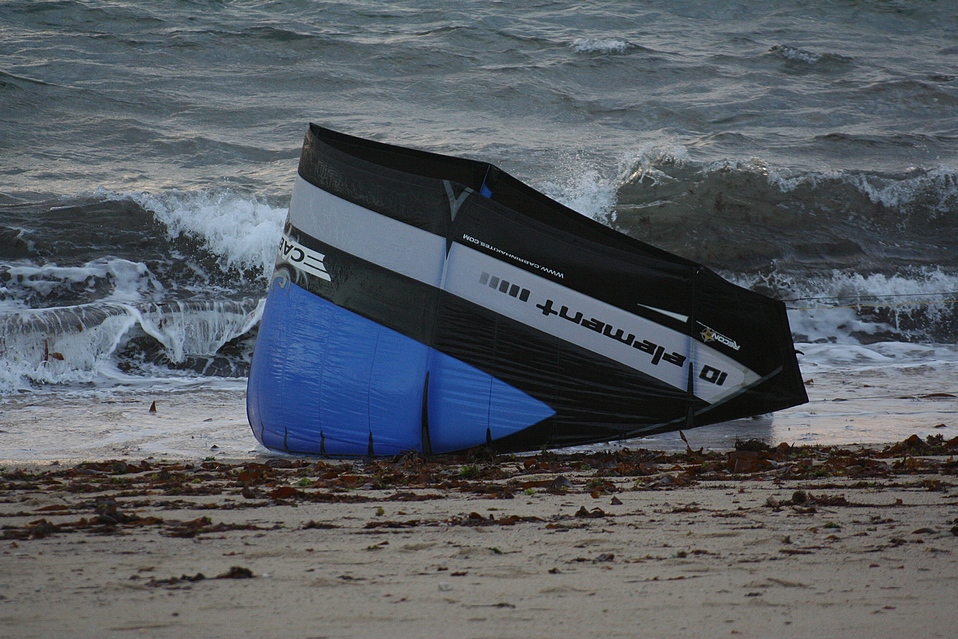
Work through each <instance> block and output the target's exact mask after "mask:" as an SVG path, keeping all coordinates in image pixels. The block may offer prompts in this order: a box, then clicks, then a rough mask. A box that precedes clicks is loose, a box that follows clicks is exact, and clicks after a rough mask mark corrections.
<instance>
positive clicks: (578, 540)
mask: <svg viewBox="0 0 958 639" xmlns="http://www.w3.org/2000/svg"><path fill="white" fill-rule="evenodd" d="M956 451H958V440H954V439H952V440H946V439H945V438H944V437H930V438H925V439H922V438H919V437H917V436H916V437H913V438H911V439H908V440H905V441H903V442H899V443H898V444H894V445H887V446H872V447H868V448H863V447H791V446H788V445H787V444H782V445H780V446H778V447H769V446H767V445H765V444H763V443H761V442H758V441H751V442H744V443H740V444H739V445H738V446H737V447H736V449H735V450H726V451H701V452H697V451H693V450H691V449H689V450H686V451H685V452H661V451H659V452H656V451H650V450H617V451H614V452H608V453H601V452H597V453H582V454H564V455H562V454H552V453H542V454H539V455H534V456H496V457H492V456H489V455H486V454H481V453H477V454H476V455H474V456H470V457H458V458H431V459H424V458H422V457H418V456H409V457H405V458H399V459H388V460H348V461H329V460H322V461H320V460H315V459H291V458H278V457H272V458H270V457H265V456H264V457H263V458H262V459H260V460H257V461H249V460H234V461H223V460H219V459H216V460H214V459H212V458H209V459H207V460H206V461H203V460H196V461H192V462H191V461H183V460H174V461H163V460H161V459H159V458H149V459H140V460H136V459H125V460H108V461H98V462H86V463H81V464H76V465H67V464H63V465H59V464H56V465H44V466H37V465H18V466H8V467H6V468H5V469H3V472H2V473H0V486H2V489H0V526H2V528H0V548H2V553H0V635H3V636H8V637H133V636H136V637H300V638H307V637H369V636H383V637H439V636H443V637H517V638H519V637H521V638H529V637H722V636H741V637H764V638H768V637H809V636H829V637H863V638H864V637H869V638H876V637H896V638H897V637H902V636H912V637H918V636H920V637H938V636H941V637H945V636H952V633H953V629H954V627H955V624H956V623H958V609H956V608H955V606H954V598H955V594H956V593H958V563H956V551H958V482H956V477H955V475H956V473H958V461H956V459H955V457H954V453H955V452H956Z"/></svg>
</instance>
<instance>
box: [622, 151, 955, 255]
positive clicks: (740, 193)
mask: <svg viewBox="0 0 958 639" xmlns="http://www.w3.org/2000/svg"><path fill="white" fill-rule="evenodd" d="M956 208H958V170H956V169H955V168H953V167H947V166H941V167H938V168H934V169H918V168H915V169H910V170H908V171H905V172H900V173H880V172H874V171H873V172H866V171H852V170H837V171H831V170H826V171H795V170H783V169H780V168H777V167H773V166H770V165H768V164H767V163H765V162H763V161H761V160H758V159H750V160H724V161H717V162H696V161H692V160H690V159H689V158H688V155H687V153H686V152H685V150H684V149H683V148H682V147H678V148H672V147H668V146H666V147H651V148H646V149H644V150H642V152H641V154H640V156H639V157H638V158H637V159H636V160H635V161H634V162H633V164H632V166H631V167H630V169H629V170H628V171H627V172H625V174H624V177H623V179H622V182H621V184H620V186H619V188H618V192H617V202H616V205H615V207H614V210H613V212H612V213H611V214H610V215H609V216H608V218H607V221H608V222H609V223H610V224H611V225H612V226H613V227H615V228H617V229H619V230H621V231H623V232H626V233H628V234H630V235H633V236H635V237H637V238H639V239H643V240H646V241H648V242H650V243H652V244H656V245H658V246H661V247H662V248H665V249H666V250H671V251H673V252H676V253H679V254H681V255H684V256H686V257H689V258H691V259H695V260H697V261H701V262H704V263H706V264H709V265H711V266H713V267H716V268H724V269H728V270H733V271H736V270H740V271H745V272H748V271H753V270H763V269H764V270H767V269H769V268H771V267H773V266H778V267H783V266H784V267H787V268H804V269H823V268H824V269H830V268H834V267H840V268H855V269H858V270H860V271H862V272H893V271H894V270H896V269H900V268H902V267H906V266H915V265H918V266H922V265H930V266H942V267H958V218H956V216H954V215H952V214H951V212H952V211H954V210H955V209H956Z"/></svg>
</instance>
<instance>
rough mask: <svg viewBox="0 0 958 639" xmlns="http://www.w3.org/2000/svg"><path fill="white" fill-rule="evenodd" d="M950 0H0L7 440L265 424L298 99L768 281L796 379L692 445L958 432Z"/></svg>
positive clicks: (2, 447) (126, 437)
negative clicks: (261, 391) (794, 353)
mask: <svg viewBox="0 0 958 639" xmlns="http://www.w3.org/2000/svg"><path fill="white" fill-rule="evenodd" d="M956 20H958V9H956V8H954V7H952V6H950V5H948V4H947V3H897V2H865V3H856V4H854V5H848V6H835V5H834V4H833V3H826V2H809V3H803V4H801V5H800V6H799V5H796V4H795V3H786V2H775V1H772V2H767V3H763V4H762V6H760V7H747V6H735V7H729V6H727V5H726V4H725V3H702V2H671V3H661V2H638V3H629V4H628V6H623V5H622V3H614V2H596V3H590V4H589V6H588V7H581V6H579V5H575V4H572V3H562V2H555V3H536V4H528V5H522V6H518V7H510V8H503V7H502V6H499V5H490V4H489V3H479V2H462V3H459V4H458V5H457V6H456V7H448V8H446V7H436V6H433V5H432V4H430V3H425V2H415V1H411V0H408V1H404V2H396V3H390V4H388V5H383V4H382V3H374V2H362V1H360V2H354V3H320V2H305V1H300V0H278V1H274V2H260V1H253V0H249V1H237V2H217V3H195V2H189V1H187V0H175V1H172V2H168V3H163V6H162V7H160V6H159V5H157V6H153V5H152V4H149V3H138V2H129V1H119V2H99V1H95V0H88V1H83V2H80V1H73V0H59V1H56V2H48V3H34V2H28V1H26V0H11V1H10V2H5V3H2V4H0V364H2V366H0V459H4V460H14V461H31V460H34V461H36V460H39V461H53V460H60V461H66V460H71V459H80V458H104V457H113V456H149V455H153V456H156V457H179V456H189V457H193V458H195V457H197V456H200V457H205V456H211V457H229V458H237V457H249V456H257V455H263V454H266V451H265V450H263V449H260V448H258V447H257V444H256V442H255V440H254V439H253V437H252V434H251V433H250V431H249V426H248V425H247V423H246V416H245V378H246V373H247V371H248V367H249V361H250V357H251V354H252V351H253V349H254V348H255V341H256V329H257V325H258V322H259V318H260V314H261V312H262V300H263V297H264V294H265V287H266V283H267V282H268V280H269V276H270V274H271V272H272V268H273V262H274V260H275V256H276V251H277V246H278V243H279V239H280V236H281V233H282V226H283V222H284V219H285V216H286V211H287V207H288V202H289V195H290V192H291V189H292V183H293V179H294V178H295V175H296V166H297V162H298V157H299V147H300V145H301V143H302V139H303V134H304V133H305V130H306V127H307V125H308V123H309V122H311V121H312V122H316V123H318V124H321V125H324V126H329V127H332V128H334V129H339V130H342V131H344V132H346V133H351V134H354V135H359V136H362V137H370V138H373V139H377V140H381V141H384V142H389V143H395V144H400V145H403V146H411V147H416V148H421V149H425V150H429V151H435V152H439V153H446V154H451V155H457V156H466V157H471V158H475V159H479V160H484V161H489V162H493V163H495V164H497V165H498V166H501V167H502V168H503V169H504V170H506V171H508V172H510V173H511V174H513V175H516V176H517V177H520V178H521V179H523V180H524V181H526V182H528V183H530V184H531V185H533V186H535V187H536V188H538V189H540V190H542V191H543V192H545V193H547V194H548V195H550V196H552V197H554V198H556V199H558V200H559V201H561V202H563V203H564V204H566V205H568V206H570V207H572V208H573V209H575V210H577V211H579V212H580V213H581V214H583V215H587V216H590V217H592V218H594V219H596V220H598V221H600V222H602V223H604V224H607V225H609V226H612V227H613V228H616V229H617V230H619V231H621V232H624V233H627V234H629V235H632V236H634V237H637V238H639V239H641V240H643V241H646V242H649V243H651V244H654V245H656V246H659V247H661V248H663V249H666V250H669V251H672V252H674V253H677V254H679V255H682V256H684V257H688V258H690V259H694V260H696V261H699V262H701V263H703V264H705V265H706V266H708V267H710V268H712V269H714V270H716V271H717V272H719V273H720V274H722V275H723V276H724V277H726V278H728V279H729V280H731V281H733V282H735V283H737V284H739V285H742V286H745V287H747V288H751V289H753V290H757V291H759V292H762V293H764V294H767V295H769V296H771V297H775V298H777V299H782V300H784V301H785V303H786V305H787V306H788V308H789V321H790V324H791V328H792V332H793V337H794V339H795V341H796V347H797V348H798V349H799V351H801V355H800V365H801V368H802V372H803V377H804V379H805V381H806V386H807V389H808V392H809V396H810V398H811V401H810V403H809V404H807V405H805V406H801V407H796V408H793V409H789V410H786V411H781V412H779V413H776V414H774V415H769V416H763V417H761V418H758V419H754V420H746V421H744V422H736V423H730V424H726V425H721V426H718V427H708V428H703V429H696V430H695V431H692V432H690V433H687V437H688V438H689V440H690V442H691V443H692V445H694V446H695V447H698V446H706V447H710V446H715V447H722V446H729V445H731V444H732V443H733V442H734V440H735V439H736V438H740V439H748V438H752V437H757V438H761V439H764V440H767V441H770V442H772V443H777V442H779V441H787V442H789V443H858V442H861V443H879V442H887V441H893V440H897V439H901V438H903V437H906V436H908V435H910V434H912V433H917V434H919V435H920V436H922V437H927V436H931V435H939V434H940V435H943V436H945V437H947V438H950V437H953V436H956V435H958V419H956V417H955V414H956V411H958V313H956V308H958V46H955V44H954V37H953V36H954V30H953V28H952V27H950V26H949V25H954V24H956V23H958V22H956ZM544 266H545V265H544ZM151 407H152V408H154V409H155V410H153V411H151ZM616 445H626V446H631V447H639V446H646V447H647V446H662V447H673V448H674V447H684V446H685V443H684V442H682V441H681V440H679V439H678V437H677V436H672V435H663V436H657V437H654V438H648V439H645V440H638V441H632V442H620V443H617V444H616Z"/></svg>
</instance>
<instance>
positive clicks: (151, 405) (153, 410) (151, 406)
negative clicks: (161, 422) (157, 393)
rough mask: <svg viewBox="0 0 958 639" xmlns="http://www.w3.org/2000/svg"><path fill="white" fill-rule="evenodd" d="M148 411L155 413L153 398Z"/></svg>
mask: <svg viewBox="0 0 958 639" xmlns="http://www.w3.org/2000/svg"><path fill="white" fill-rule="evenodd" d="M150 412H151V413H155V412H156V400H153V403H152V404H150Z"/></svg>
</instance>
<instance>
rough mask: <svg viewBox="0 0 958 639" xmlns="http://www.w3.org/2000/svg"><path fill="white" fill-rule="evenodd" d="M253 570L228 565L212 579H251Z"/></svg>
mask: <svg viewBox="0 0 958 639" xmlns="http://www.w3.org/2000/svg"><path fill="white" fill-rule="evenodd" d="M253 577H254V575H253V571H252V570H250V569H249V568H244V567H243V566H230V569H229V570H227V571H226V572H224V573H222V574H220V575H216V577H214V579H252V578H253Z"/></svg>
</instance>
